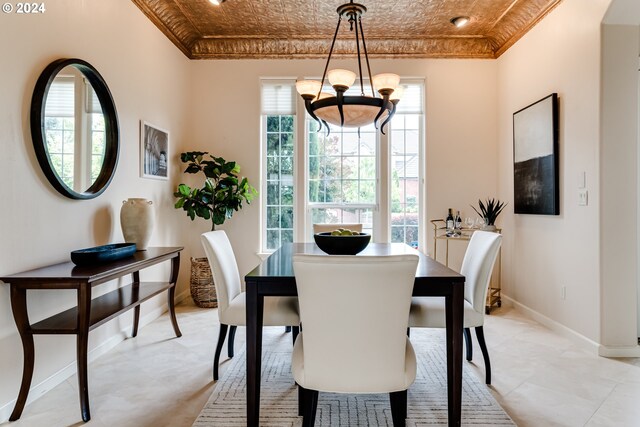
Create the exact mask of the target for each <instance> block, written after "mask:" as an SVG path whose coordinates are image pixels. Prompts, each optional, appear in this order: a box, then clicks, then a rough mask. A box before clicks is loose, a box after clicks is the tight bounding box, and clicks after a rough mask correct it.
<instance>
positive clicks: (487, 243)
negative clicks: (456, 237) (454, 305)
mask: <svg viewBox="0 0 640 427" xmlns="http://www.w3.org/2000/svg"><path fill="white" fill-rule="evenodd" d="M501 242H502V236H501V235H500V234H498V233H492V232H488V231H475V232H474V233H473V234H472V235H471V240H470V241H469V246H467V251H466V252H465V254H464V258H463V260H462V268H461V269H460V273H461V274H462V275H464V277H465V285H464V298H465V299H466V300H467V301H469V303H470V304H471V305H472V306H473V309H474V310H475V311H477V312H478V313H484V310H485V301H486V299H487V290H488V288H489V281H490V280H491V273H492V272H493V265H494V264H495V261H496V257H497V256H498V250H499V249H500V243H501Z"/></svg>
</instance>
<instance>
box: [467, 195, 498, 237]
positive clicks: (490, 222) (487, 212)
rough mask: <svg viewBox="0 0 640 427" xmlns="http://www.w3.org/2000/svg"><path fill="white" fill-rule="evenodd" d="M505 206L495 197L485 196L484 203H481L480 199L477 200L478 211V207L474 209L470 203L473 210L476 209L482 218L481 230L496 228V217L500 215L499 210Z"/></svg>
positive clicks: (493, 229) (494, 229)
mask: <svg viewBox="0 0 640 427" xmlns="http://www.w3.org/2000/svg"><path fill="white" fill-rule="evenodd" d="M505 206H507V204H506V203H504V202H501V201H500V200H497V199H489V198H487V200H486V203H483V202H482V200H478V207H479V208H480V211H478V209H476V207H475V206H473V205H471V207H472V208H473V210H474V211H476V213H477V214H478V215H480V217H481V218H483V219H484V223H485V225H484V228H483V230H486V231H496V230H497V228H496V219H497V218H498V215H500V212H502V210H503V209H504V207H505Z"/></svg>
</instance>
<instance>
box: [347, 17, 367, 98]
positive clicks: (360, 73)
mask: <svg viewBox="0 0 640 427" xmlns="http://www.w3.org/2000/svg"><path fill="white" fill-rule="evenodd" d="M353 21H356V17H355V14H353V15H351V16H350V17H349V22H351V28H352V30H353ZM355 32H356V52H357V53H358V74H359V75H360V95H362V96H364V82H363V80H362V61H361V60H360V41H359V40H358V22H357V21H356V31H355ZM362 40H364V37H362Z"/></svg>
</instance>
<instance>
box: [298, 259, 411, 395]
mask: <svg viewBox="0 0 640 427" xmlns="http://www.w3.org/2000/svg"><path fill="white" fill-rule="evenodd" d="M417 265H418V256H417V255H413V254H408V255H392V256H348V255H347V256H338V255H332V256H325V255H294V256H293V270H294V273H295V277H296V286H297V289H298V301H299V303H300V320H301V324H302V328H303V330H302V334H301V336H302V343H303V348H304V352H303V353H304V360H303V366H304V376H305V380H304V382H303V383H304V386H305V388H309V389H312V390H319V391H327V392H342V393H382V392H389V391H396V390H402V389H403V388H402V387H404V389H406V384H407V382H406V378H405V377H406V376H407V374H406V369H405V368H406V366H405V365H406V361H405V353H406V349H407V335H406V333H407V325H408V317H409V307H410V305H411V294H412V292H413V285H414V281H415V274H416V268H417ZM298 339H300V338H298ZM414 374H415V373H414ZM411 382H413V378H412V379H411V380H410V381H409V383H411ZM396 387H397V388H396Z"/></svg>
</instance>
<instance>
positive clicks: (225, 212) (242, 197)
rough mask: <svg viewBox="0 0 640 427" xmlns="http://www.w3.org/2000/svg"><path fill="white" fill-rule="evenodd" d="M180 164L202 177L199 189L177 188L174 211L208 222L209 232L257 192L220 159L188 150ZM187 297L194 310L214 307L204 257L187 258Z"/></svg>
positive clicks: (234, 165)
mask: <svg viewBox="0 0 640 427" xmlns="http://www.w3.org/2000/svg"><path fill="white" fill-rule="evenodd" d="M180 160H181V161H182V163H186V164H187V168H186V169H185V171H184V172H185V173H191V174H200V173H202V174H203V175H204V182H203V183H202V186H201V187H200V188H198V187H193V188H191V187H189V186H188V185H186V184H180V185H178V190H177V191H176V192H175V193H174V194H173V195H174V196H175V197H176V198H177V201H176V204H175V208H176V209H182V210H184V211H185V212H187V216H188V217H189V218H191V220H192V221H193V220H195V218H196V217H200V218H204V219H206V220H210V221H211V230H215V228H216V225H221V224H223V223H224V222H225V221H226V220H227V219H229V218H231V217H232V216H233V213H234V212H236V211H239V210H240V209H242V204H243V203H244V202H246V203H247V204H250V203H251V200H252V199H253V198H254V197H255V196H256V194H257V193H258V192H257V191H256V189H255V188H254V187H253V186H252V185H251V184H249V181H248V180H247V178H244V177H243V178H240V177H239V176H238V173H239V172H240V166H239V165H238V164H237V163H236V162H228V161H226V160H225V159H223V158H222V157H214V156H212V155H210V154H209V153H208V152H206V151H189V152H186V153H182V154H180ZM189 284H190V290H191V298H193V301H194V302H195V303H196V305H197V306H198V307H204V308H212V307H217V306H218V299H217V296H216V288H215V285H214V283H213V277H212V275H211V266H210V265H209V261H208V260H207V258H206V257H202V258H191V280H190V282H189Z"/></svg>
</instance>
